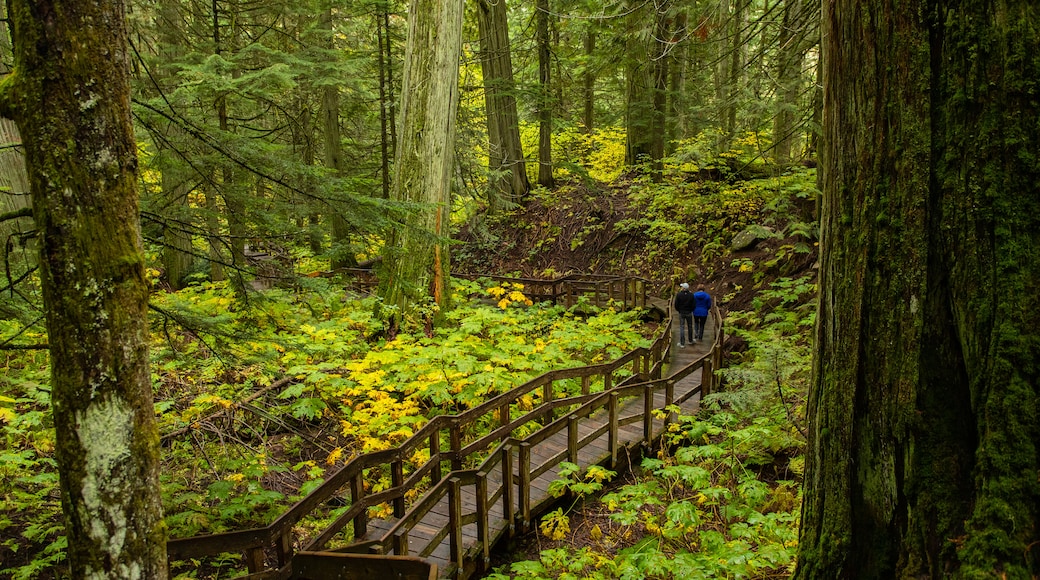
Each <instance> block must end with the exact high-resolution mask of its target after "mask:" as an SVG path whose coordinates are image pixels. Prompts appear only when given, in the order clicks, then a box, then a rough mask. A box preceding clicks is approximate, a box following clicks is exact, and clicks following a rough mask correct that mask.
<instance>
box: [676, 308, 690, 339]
mask: <svg viewBox="0 0 1040 580" xmlns="http://www.w3.org/2000/svg"><path fill="white" fill-rule="evenodd" d="M684 331H685V332H684ZM686 337H689V338H686ZM687 342H693V313H692V312H680V313H679V344H686V343H687Z"/></svg>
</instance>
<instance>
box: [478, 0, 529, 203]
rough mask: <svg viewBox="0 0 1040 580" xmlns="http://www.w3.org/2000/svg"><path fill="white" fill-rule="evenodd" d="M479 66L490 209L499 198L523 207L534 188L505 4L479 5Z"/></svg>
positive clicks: (484, 0)
mask: <svg viewBox="0 0 1040 580" xmlns="http://www.w3.org/2000/svg"><path fill="white" fill-rule="evenodd" d="M477 22H478V26H479V28H480V63H481V69H482V71H483V73H484V103H485V107H486V109H487V124H488V138H489V141H490V143H489V154H488V172H489V191H488V199H489V205H490V207H491V208H492V209H494V208H495V207H496V206H497V205H498V204H497V203H496V200H497V198H503V199H505V200H507V201H509V202H510V203H520V202H522V201H523V199H524V196H526V195H527V192H528V190H529V189H530V188H531V185H530V183H529V182H528V180H527V167H526V165H525V163H524V154H523V148H522V147H521V144H520V121H519V117H518V115H517V111H516V98H515V97H514V96H513V95H514V93H515V86H514V83H513V60H512V57H511V56H510V49H509V21H508V19H507V14H506V4H505V0H495V1H493V2H489V1H488V0H480V1H479V2H478V3H477Z"/></svg>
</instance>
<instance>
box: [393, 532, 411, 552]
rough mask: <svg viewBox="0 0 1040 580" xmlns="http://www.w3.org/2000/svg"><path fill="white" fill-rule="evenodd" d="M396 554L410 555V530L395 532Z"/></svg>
mask: <svg viewBox="0 0 1040 580" xmlns="http://www.w3.org/2000/svg"><path fill="white" fill-rule="evenodd" d="M393 542H394V554H397V555H398V556H407V555H408V530H397V531H396V532H394V539H393Z"/></svg>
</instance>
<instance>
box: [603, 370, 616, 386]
mask: <svg viewBox="0 0 1040 580" xmlns="http://www.w3.org/2000/svg"><path fill="white" fill-rule="evenodd" d="M613 388H614V371H612V370H608V371H607V372H605V373H603V390H604V391H609V390H610V389H613Z"/></svg>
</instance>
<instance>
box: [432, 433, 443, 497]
mask: <svg viewBox="0 0 1040 580" xmlns="http://www.w3.org/2000/svg"><path fill="white" fill-rule="evenodd" d="M430 461H432V462H433V468H432V469H430V485H431V486H433V485H437V483H438V482H439V481H440V480H441V430H440V429H435V430H434V431H433V433H432V434H430Z"/></svg>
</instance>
